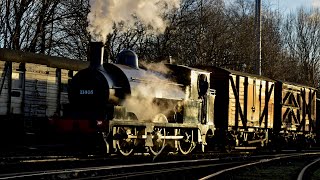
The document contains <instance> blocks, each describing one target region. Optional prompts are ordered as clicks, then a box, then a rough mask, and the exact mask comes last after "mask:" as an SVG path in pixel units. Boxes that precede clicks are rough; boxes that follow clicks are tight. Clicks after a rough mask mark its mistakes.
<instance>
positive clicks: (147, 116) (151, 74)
mask: <svg viewBox="0 0 320 180" xmlns="http://www.w3.org/2000/svg"><path fill="white" fill-rule="evenodd" d="M144 67H146V68H147V69H149V68H150V70H149V71H146V74H145V75H144V76H143V77H141V80H142V79H143V81H141V82H140V83H137V84H136V86H134V87H132V94H131V96H128V97H126V99H125V100H124V102H123V106H125V107H126V108H127V110H128V111H130V112H133V113H135V114H136V115H137V117H138V119H139V120H142V121H149V120H152V119H153V118H154V117H155V116H156V115H157V114H159V113H162V114H164V115H166V116H168V115H169V114H170V113H172V111H173V110H174V107H175V106H176V104H177V102H178V101H182V100H183V98H184V97H185V93H184V91H183V87H182V86H181V85H179V84H177V83H176V82H173V81H171V80H169V79H168V78H166V77H164V76H162V75H168V74H170V70H169V69H168V68H167V67H165V65H164V64H161V63H152V64H146V63H144ZM151 69H152V71H151ZM155 72H159V73H160V74H157V73H155ZM161 74H162V75H161ZM161 98H165V99H166V100H165V101H166V103H165V104H161V103H160V104H159V103H156V102H155V99H161ZM168 99H171V100H168Z"/></svg>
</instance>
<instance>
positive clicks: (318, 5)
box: [312, 0, 320, 8]
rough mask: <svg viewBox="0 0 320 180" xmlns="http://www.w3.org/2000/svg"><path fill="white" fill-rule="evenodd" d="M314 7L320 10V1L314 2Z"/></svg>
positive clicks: (313, 0) (315, 0) (314, 0)
mask: <svg viewBox="0 0 320 180" xmlns="http://www.w3.org/2000/svg"><path fill="white" fill-rule="evenodd" d="M312 6H313V7H315V8H320V1H319V0H312Z"/></svg>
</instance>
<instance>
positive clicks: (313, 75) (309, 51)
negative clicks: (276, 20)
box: [283, 8, 320, 87]
mask: <svg viewBox="0 0 320 180" xmlns="http://www.w3.org/2000/svg"><path fill="white" fill-rule="evenodd" d="M283 34H284V37H285V39H284V42H285V44H284V45H285V46H284V47H285V52H286V53H287V56H288V58H290V59H291V60H295V61H297V65H298V66H296V67H292V68H295V69H296V71H297V72H298V76H297V77H296V81H298V82H300V83H304V84H308V85H310V86H314V87H318V84H319V75H320V74H319V65H320V12H319V10H318V9H311V10H309V11H306V10H305V9H303V8H301V9H299V11H298V13H297V15H293V14H291V15H289V16H288V17H287V19H286V21H285V23H284V28H283Z"/></svg>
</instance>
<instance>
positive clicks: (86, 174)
mask: <svg viewBox="0 0 320 180" xmlns="http://www.w3.org/2000/svg"><path fill="white" fill-rule="evenodd" d="M307 155H314V156H320V153H319V152H312V153H311V152H310V153H289V154H276V155H256V156H226V157H219V158H209V159H189V160H175V161H167V160H168V159H170V158H167V160H165V159H162V160H163V162H152V157H146V158H144V159H143V160H141V156H138V157H139V158H134V157H133V158H125V159H121V160H118V163H122V164H117V163H115V161H114V159H113V160H112V161H114V162H110V161H111V159H108V158H105V159H100V160H91V161H89V160H88V159H87V160H84V159H82V160H80V159H79V160H75V161H76V162H77V163H78V164H77V163H74V162H73V164H72V163H71V165H70V162H72V161H68V165H63V166H61V163H60V162H56V163H58V164H59V165H60V168H57V169H52V167H51V169H45V168H44V169H42V170H37V171H36V170H35V169H32V171H30V170H29V171H28V170H26V171H24V172H21V171H20V172H11V173H3V174H1V175H0V179H22V178H23V179H25V178H29V179H141V178H157V179H172V178H183V179H200V178H203V179H209V178H215V177H220V176H221V175H223V174H225V173H230V172H232V171H234V170H236V169H240V168H245V167H248V166H254V165H257V164H264V163H270V162H271V161H274V160H278V161H279V160H280V159H287V158H290V157H301V156H307ZM193 158H199V157H193ZM137 159H140V161H139V163H136V162H137V161H138V160H137ZM172 159H174V158H172ZM95 161H99V163H98V162H95ZM29 163H30V162H29ZM38 163H39V162H38ZM42 163H43V162H42ZM47 163H48V162H47ZM51 163H52V162H51ZM41 166H43V165H41ZM56 166H57V165H56ZM199 172H201V173H199ZM205 175H206V176H205Z"/></svg>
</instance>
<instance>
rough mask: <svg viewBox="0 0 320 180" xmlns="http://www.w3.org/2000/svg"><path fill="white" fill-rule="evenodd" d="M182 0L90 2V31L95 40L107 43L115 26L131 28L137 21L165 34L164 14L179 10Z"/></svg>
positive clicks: (103, 0)
mask: <svg viewBox="0 0 320 180" xmlns="http://www.w3.org/2000/svg"><path fill="white" fill-rule="evenodd" d="M180 1H181V0H90V6H91V8H90V13H89V14H88V21H89V27H88V31H89V32H90V34H91V35H92V37H93V38H95V40H99V41H103V42H104V41H105V38H106V36H107V35H108V34H110V33H112V27H113V25H114V24H118V23H124V26H125V27H131V26H133V25H134V24H135V23H136V22H137V19H138V20H139V21H140V22H141V23H142V24H144V25H147V26H150V27H152V28H153V29H155V30H157V31H158V32H160V33H161V32H163V31H164V30H165V28H166V22H165V21H164V20H163V19H162V17H161V16H162V14H163V13H165V12H166V11H170V10H172V9H174V8H179V5H180Z"/></svg>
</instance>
